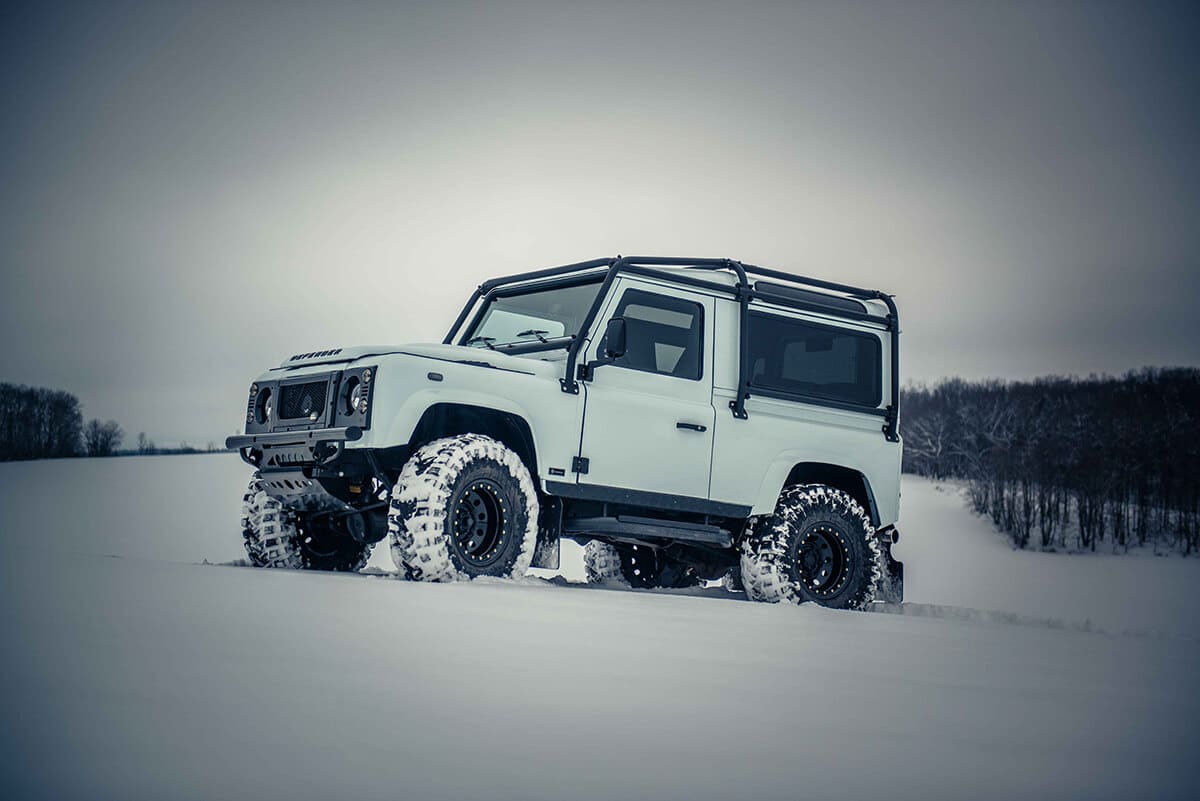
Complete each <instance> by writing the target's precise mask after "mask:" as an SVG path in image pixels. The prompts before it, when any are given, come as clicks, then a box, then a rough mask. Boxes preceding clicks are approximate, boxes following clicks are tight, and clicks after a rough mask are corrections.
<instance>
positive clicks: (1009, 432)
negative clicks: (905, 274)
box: [900, 368, 1200, 555]
mask: <svg viewBox="0 0 1200 801" xmlns="http://www.w3.org/2000/svg"><path fill="white" fill-rule="evenodd" d="M900 409H901V432H902V434H903V436H904V469H905V471H907V472H911V473H918V474H920V475H924V476H930V477H933V478H956V479H963V480H965V481H966V482H967V486H968V488H969V497H970V502H971V504H972V505H973V506H974V508H975V510H976V511H977V512H979V513H980V514H985V515H987V516H989V517H990V518H991V519H992V522H993V523H995V524H996V526H997V527H999V528H1000V529H1001V530H1002V531H1004V532H1006V533H1007V534H1008V536H1009V537H1010V538H1011V539H1012V542H1013V544H1014V545H1015V546H1016V547H1018V548H1028V547H1035V548H1040V549H1043V550H1089V551H1095V550H1096V549H1097V548H1099V547H1105V548H1107V549H1109V550H1113V551H1118V552H1124V551H1127V550H1128V549H1129V548H1130V547H1131V546H1144V545H1152V546H1155V547H1156V548H1157V549H1159V550H1162V549H1172V550H1177V551H1178V552H1180V553H1183V554H1185V555H1187V554H1192V553H1196V552H1197V551H1198V550H1200V472H1198V471H1200V370H1196V369H1184V368H1178V369H1145V370H1140V371H1137V372H1132V373H1129V374H1128V375H1126V376H1124V377H1121V378H1112V377H1099V378H1097V377H1092V378H1086V379H1077V378H1044V379H1038V380H1036V381H1021V382H1001V381H975V382H971V381H962V380H949V381H944V382H942V383H940V384H937V385H935V386H932V387H926V386H916V387H910V388H908V389H906V390H905V391H904V392H903V394H902V395H901V401H900Z"/></svg>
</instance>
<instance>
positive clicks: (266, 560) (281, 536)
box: [242, 476, 371, 572]
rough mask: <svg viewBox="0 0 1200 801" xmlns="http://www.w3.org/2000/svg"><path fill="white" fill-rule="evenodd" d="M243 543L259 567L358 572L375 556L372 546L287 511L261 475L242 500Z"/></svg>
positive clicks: (255, 564) (247, 552)
mask: <svg viewBox="0 0 1200 801" xmlns="http://www.w3.org/2000/svg"><path fill="white" fill-rule="evenodd" d="M242 542H243V545H244V546H245V548H246V556H247V557H249V559H250V564H252V565H254V566H255V567H282V568H291V569H293V570H335V571H342V572H357V571H359V570H361V569H362V568H363V566H364V565H366V564H367V559H369V558H370V556H371V545H370V544H366V543H360V542H356V541H355V540H353V539H351V538H350V537H348V536H345V535H342V534H339V533H337V532H335V531H333V530H331V529H330V528H329V527H328V526H325V525H322V524H320V523H311V522H310V521H309V520H308V519H307V517H306V516H305V515H303V514H298V513H295V512H292V511H290V510H288V509H285V508H284V507H283V505H282V504H281V503H279V501H277V500H275V499H274V498H272V497H271V496H270V495H268V494H267V493H266V492H265V491H264V490H263V488H262V483H261V482H260V481H259V479H258V477H257V476H256V477H255V478H254V479H252V480H251V481H250V486H249V487H247V488H246V494H245V495H244V496H243V498H242Z"/></svg>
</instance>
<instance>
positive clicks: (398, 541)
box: [388, 434, 538, 581]
mask: <svg viewBox="0 0 1200 801" xmlns="http://www.w3.org/2000/svg"><path fill="white" fill-rule="evenodd" d="M537 521H538V500H537V491H536V490H535V489H534V486H533V479H532V478H531V477H530V475H529V470H528V469H527V468H526V467H525V464H524V463H523V462H522V461H521V457H519V456H517V454H516V453H515V452H514V451H513V450H512V449H510V448H509V447H507V446H506V445H504V444H503V443H501V442H497V441H496V440H494V439H492V438H490V437H485V436H482V435H480V434H463V435H460V436H455V437H447V438H445V439H440V440H437V441H436V442H431V443H430V444H428V445H425V446H424V447H422V448H420V449H419V450H418V451H417V452H416V453H414V454H413V455H412V457H411V458H410V459H409V460H408V462H407V463H406V464H405V465H404V469H403V470H402V471H401V472H400V478H399V479H398V480H397V481H396V486H395V488H394V489H393V490H392V501H391V509H390V511H389V513H388V538H389V541H390V543H391V549H392V561H394V562H395V563H396V567H397V568H398V569H399V570H400V571H402V572H403V573H404V576H405V578H408V579H411V580H415V581H453V580H455V579H457V578H475V577H477V576H502V577H506V578H519V577H520V576H523V575H525V571H526V570H528V569H529V565H530V563H531V562H532V560H533V551H534V548H535V546H536V544H537Z"/></svg>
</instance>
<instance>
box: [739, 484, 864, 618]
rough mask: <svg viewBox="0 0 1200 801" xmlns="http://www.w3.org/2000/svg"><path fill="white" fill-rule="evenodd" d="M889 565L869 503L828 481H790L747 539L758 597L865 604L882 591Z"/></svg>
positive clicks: (746, 561) (747, 574) (745, 572)
mask: <svg viewBox="0 0 1200 801" xmlns="http://www.w3.org/2000/svg"><path fill="white" fill-rule="evenodd" d="M882 565H883V555H882V553H881V551H880V547H879V542H878V540H877V538H876V537H875V529H874V527H873V526H872V525H871V521H870V518H869V517H868V515H867V512H866V510H865V509H863V508H862V505H861V504H859V503H858V502H857V501H856V500H854V499H853V498H852V497H850V495H848V494H847V493H845V492H842V491H841V490H837V489H833V488H832V487H827V486H824V485H821V484H805V485H800V486H793V487H787V488H786V489H784V491H783V492H782V493H781V494H780V496H779V503H778V504H777V505H776V507H775V513H774V514H773V515H772V516H771V517H769V518H765V519H763V520H761V521H759V523H758V525H757V526H756V527H755V530H754V533H753V534H751V536H750V537H749V539H748V540H747V542H746V543H745V544H744V545H743V547H742V560H741V569H742V582H743V584H744V585H745V588H746V594H747V595H748V596H749V597H750V598H751V599H752V600H755V601H768V602H772V603H774V602H777V601H790V602H792V603H802V602H804V601H814V602H816V603H818V604H820V605H822V606H828V607H832V608H834V609H861V608H862V607H864V606H866V605H867V604H869V603H871V602H872V601H873V600H874V599H875V595H876V592H877V590H878V586H879V581H880V576H881V575H882Z"/></svg>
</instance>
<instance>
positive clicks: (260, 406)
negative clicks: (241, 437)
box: [254, 389, 271, 425]
mask: <svg viewBox="0 0 1200 801" xmlns="http://www.w3.org/2000/svg"><path fill="white" fill-rule="evenodd" d="M254 417H255V419H256V420H258V422H259V424H260V425H261V424H263V423H269V422H271V390H270V389H264V390H263V391H262V392H259V393H258V396H257V397H256V398H255V399H254Z"/></svg>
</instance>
